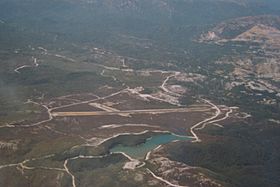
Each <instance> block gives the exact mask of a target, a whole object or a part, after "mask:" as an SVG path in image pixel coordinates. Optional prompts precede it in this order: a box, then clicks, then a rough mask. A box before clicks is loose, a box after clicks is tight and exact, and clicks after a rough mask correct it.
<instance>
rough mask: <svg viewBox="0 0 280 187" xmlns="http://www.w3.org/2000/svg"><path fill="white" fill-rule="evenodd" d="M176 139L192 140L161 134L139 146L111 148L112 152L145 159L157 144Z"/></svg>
mask: <svg viewBox="0 0 280 187" xmlns="http://www.w3.org/2000/svg"><path fill="white" fill-rule="evenodd" d="M174 140H191V138H190V137H187V136H176V135H174V134H160V135H154V136H152V137H151V138H148V139H147V140H146V142H145V143H143V144H140V145H137V146H123V145H121V144H119V145H117V146H115V147H113V148H112V149H110V152H112V153H115V152H124V153H126V154H127V155H129V156H130V157H132V158H137V159H143V158H144V157H145V155H146V154H147V153H148V152H149V151H151V150H153V149H155V148H156V147H157V146H159V145H162V144H167V143H169V142H172V141H174Z"/></svg>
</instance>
